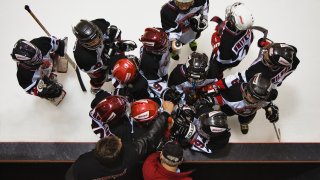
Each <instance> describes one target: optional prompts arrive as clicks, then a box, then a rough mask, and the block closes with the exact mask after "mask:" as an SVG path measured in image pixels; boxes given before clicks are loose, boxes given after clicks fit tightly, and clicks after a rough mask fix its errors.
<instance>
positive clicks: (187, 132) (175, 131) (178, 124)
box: [170, 117, 196, 140]
mask: <svg viewBox="0 0 320 180" xmlns="http://www.w3.org/2000/svg"><path fill="white" fill-rule="evenodd" d="M170 132H171V136H173V137H174V138H175V139H177V140H183V139H187V140H190V139H191V138H192V137H193V135H194V134H195V133H196V127H195V125H194V124H192V123H191V122H190V121H188V120H186V119H183V118H182V117H177V118H175V119H174V123H173V125H172V128H171V129H170Z"/></svg>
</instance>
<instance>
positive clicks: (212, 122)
mask: <svg viewBox="0 0 320 180" xmlns="http://www.w3.org/2000/svg"><path fill="white" fill-rule="evenodd" d="M196 127H197V132H198V133H199V134H200V135H201V136H203V137H205V138H207V139H210V138H212V137H216V136H219V135H220V134H222V133H224V132H225V131H229V128H228V124H227V115H226V114H225V113H223V112H221V111H211V112H208V113H204V114H202V115H200V117H199V123H198V124H197V126H196Z"/></svg>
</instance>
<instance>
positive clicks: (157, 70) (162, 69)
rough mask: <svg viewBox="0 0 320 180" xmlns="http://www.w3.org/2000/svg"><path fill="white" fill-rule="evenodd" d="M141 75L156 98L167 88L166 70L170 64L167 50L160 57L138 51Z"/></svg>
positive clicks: (141, 50)
mask: <svg viewBox="0 0 320 180" xmlns="http://www.w3.org/2000/svg"><path fill="white" fill-rule="evenodd" d="M140 53H141V54H140V55H141V64H140V68H141V73H142V75H143V76H144V77H145V78H146V79H147V81H148V84H149V87H150V88H151V89H152V90H153V92H155V94H156V95H157V96H158V97H162V93H163V92H164V91H165V90H166V89H167V88H168V85H167V79H168V68H169V64H170V56H169V50H167V51H166V52H165V53H164V54H162V55H157V54H152V53H149V52H147V51H145V50H144V48H143V46H142V47H141V49H140Z"/></svg>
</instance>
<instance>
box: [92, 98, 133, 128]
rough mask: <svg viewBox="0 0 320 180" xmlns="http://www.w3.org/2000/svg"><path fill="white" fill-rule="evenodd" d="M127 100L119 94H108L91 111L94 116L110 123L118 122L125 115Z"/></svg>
mask: <svg viewBox="0 0 320 180" xmlns="http://www.w3.org/2000/svg"><path fill="white" fill-rule="evenodd" d="M126 109H127V101H126V99H125V98H123V97H121V96H108V97H106V98H105V99H103V100H102V101H101V102H100V103H99V104H97V105H96V107H95V108H94V109H93V110H92V111H91V114H92V116H93V117H94V118H96V119H98V120H100V121H102V122H106V123H108V124H110V125H112V124H116V123H118V122H119V121H120V120H121V118H122V117H124V116H125V114H126Z"/></svg>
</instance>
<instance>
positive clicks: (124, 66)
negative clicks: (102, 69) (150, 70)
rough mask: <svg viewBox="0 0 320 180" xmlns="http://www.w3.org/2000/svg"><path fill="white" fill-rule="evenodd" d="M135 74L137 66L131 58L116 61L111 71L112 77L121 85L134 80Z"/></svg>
mask: <svg viewBox="0 0 320 180" xmlns="http://www.w3.org/2000/svg"><path fill="white" fill-rule="evenodd" d="M137 73H138V67H137V64H136V62H135V61H134V60H133V59H131V58H123V59H120V60H118V61H117V62H116V64H115V65H114V67H113V70H112V75H113V77H115V78H116V79H117V80H118V81H120V83H121V84H126V83H128V82H130V81H132V80H134V78H135V76H136V74H137Z"/></svg>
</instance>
